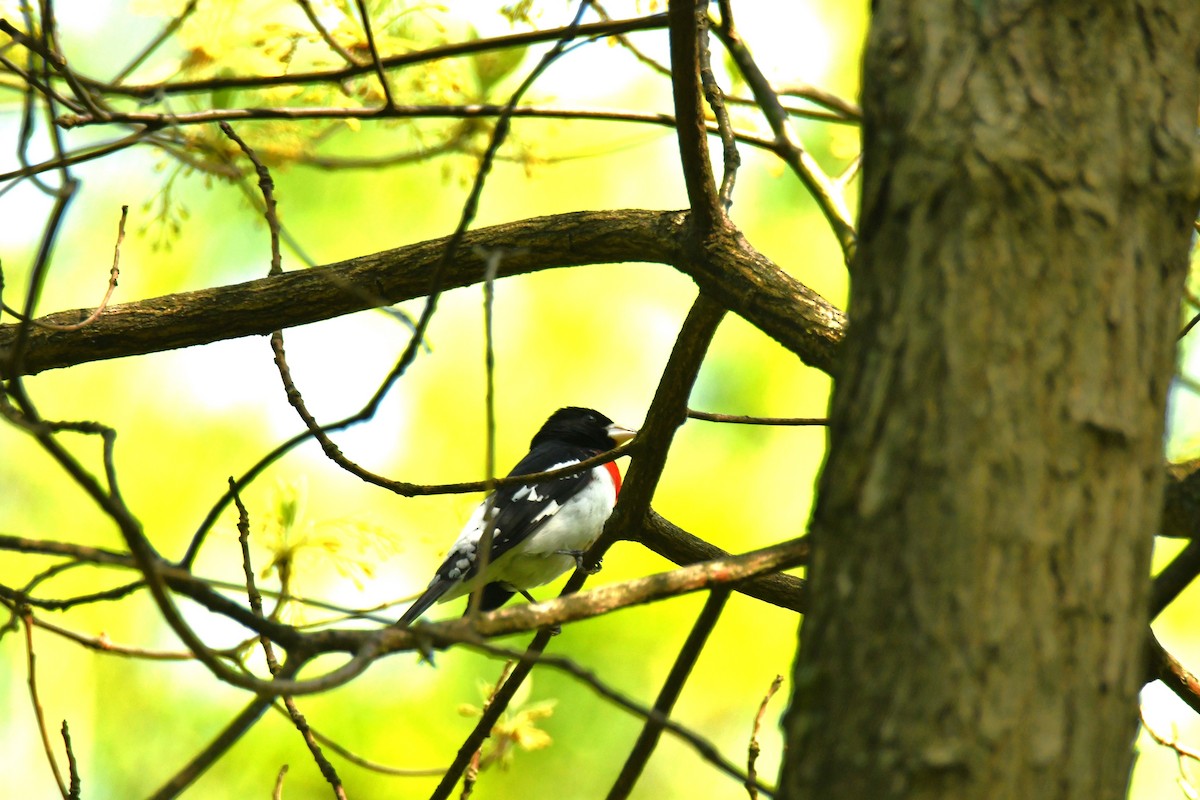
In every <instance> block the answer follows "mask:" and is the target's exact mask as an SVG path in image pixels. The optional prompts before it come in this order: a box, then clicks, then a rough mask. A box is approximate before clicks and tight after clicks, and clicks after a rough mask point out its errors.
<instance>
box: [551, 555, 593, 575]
mask: <svg viewBox="0 0 1200 800" xmlns="http://www.w3.org/2000/svg"><path fill="white" fill-rule="evenodd" d="M557 552H559V553H560V554H562V555H564V556H570V557H571V558H573V559H575V569H577V570H579V571H580V572H582V573H584V574H585V575H595V574H596V573H597V572H599V571H600V562H601V561H602V560H603V559H597V561H596V566H594V567H592V568H590V569H589V568H587V567H585V566H584V564H583V555H584V551H583V550H559V551H557Z"/></svg>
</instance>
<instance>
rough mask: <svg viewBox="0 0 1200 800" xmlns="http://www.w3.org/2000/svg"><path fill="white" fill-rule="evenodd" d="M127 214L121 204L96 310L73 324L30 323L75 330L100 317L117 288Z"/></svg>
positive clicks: (11, 310) (11, 311)
mask: <svg viewBox="0 0 1200 800" xmlns="http://www.w3.org/2000/svg"><path fill="white" fill-rule="evenodd" d="M128 214H129V206H121V220H120V222H118V223H117V244H116V246H115V247H114V248H113V263H112V268H111V269H110V270H109V271H108V290H107V291H105V293H104V297H103V298H101V299H100V305H98V306H96V310H95V311H93V312H92V313H91V314H89V315H88V317H87V318H86V319H83V320H81V321H79V322H76V323H74V324H73V325H59V324H56V323H53V322H43V321H42V320H37V319H35V320H31V322H32V324H34V325H36V326H37V327H39V328H43V329H45V330H50V331H77V330H81V329H83V328H86V327H87V326H88V325H91V324H92V323H93V322H95V321H96V320H98V319H99V318H100V315H101V314H103V313H104V309H106V308H107V307H108V301H109V300H111V299H112V296H113V292H114V291H116V289H117V278H118V277H119V276H120V274H121V270H120V264H121V243H122V242H124V241H125V218H126V216H128ZM4 310H5V311H7V312H8V313H9V314H12V315H13V316H14V317H16V318H17V319H23V316H22V315H21V314H20V312H17V311H14V310H13V309H11V308H9V307H7V306H4Z"/></svg>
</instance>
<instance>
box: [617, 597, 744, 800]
mask: <svg viewBox="0 0 1200 800" xmlns="http://www.w3.org/2000/svg"><path fill="white" fill-rule="evenodd" d="M728 599H729V591H728V590H727V589H715V590H713V591H712V592H710V593H709V595H708V600H707V601H705V603H704V608H702V609H701V610H700V616H698V617H697V618H696V623H695V624H694V625H693V626H692V631H691V633H689V634H688V637H687V641H685V642H684V643H683V647H682V648H680V650H679V655H678V656H676V658H675V664H674V665H673V666H672V667H671V671H670V673H668V675H667V680H666V681H665V682H664V683H663V686H662V689H660V690H659V692H658V699H657V700H655V701H654V711H655V712H657V714H658V715H660V718H656V717H647V718H646V722H645V724H644V725H643V726H642V732H641V734H639V735H638V738H637V741H636V742H635V743H634V745H633V750H631V751H630V753H629V757H628V758H626V759H625V764H624V766H622V767H621V772H620V774H618V775H617V780H616V782H615V783H614V784H613V786H612V788H611V789H610V790H609V792H608V800H623V798H626V797H628V796H629V793H630V792H632V791H633V787H634V784H636V783H637V780H638V778H639V777H641V774H642V770H643V769H645V767H646V763H647V762H648V761H649V760H650V754H651V753H653V752H654V748H655V747H656V746H657V745H658V740H659V738H660V737H661V736H662V731H663V721H664V720H666V719H667V718H669V717H670V715H671V709H673V708H674V707H675V702H676V701H677V700H678V699H679V695H680V694H681V693H682V692H683V685H684V684H685V683H686V682H687V679H688V676H689V675H690V674H691V672H692V668H693V667H694V666H695V665H696V661H697V660H698V659H699V658H700V652H701V651H702V650H703V649H704V645H705V643H706V642H708V635H709V634H710V633H712V630H713V628H714V627H716V624H717V620H718V619H719V618H720V616H721V612H722V611H723V610H724V609H725V601H726V600H728ZM746 780H747V782H748V783H749V784H750V785H754V784H755V783H757V782H756V781H755V780H754V776H753V774H748V775H747V778H746Z"/></svg>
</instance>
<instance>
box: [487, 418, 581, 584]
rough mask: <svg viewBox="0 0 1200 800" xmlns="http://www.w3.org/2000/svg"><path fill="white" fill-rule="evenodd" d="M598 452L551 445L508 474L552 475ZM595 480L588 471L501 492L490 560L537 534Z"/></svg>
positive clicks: (495, 503) (536, 450)
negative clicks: (557, 470) (550, 471)
mask: <svg viewBox="0 0 1200 800" xmlns="http://www.w3.org/2000/svg"><path fill="white" fill-rule="evenodd" d="M597 452H598V451H595V450H588V449H587V448H583V447H572V446H569V445H563V444H561V443H559V442H548V443H546V444H541V445H538V446H536V447H534V448H533V449H532V450H530V451H529V455H527V456H525V458H523V459H521V460H520V461H519V462H518V463H517V465H516V466H515V467H513V468H512V470H510V471H509V473H508V475H509V477H511V476H513V475H528V474H530V473H534V472H548V471H549V470H552V469H557V468H559V467H564V466H567V465H569V464H571V463H578V462H580V461H583V460H584V459H586V458H591V457H592V456H594V455H596V454H597ZM591 479H592V471H591V470H590V469H585V470H584V471H583V472H577V473H575V474H573V475H564V476H562V477H560V478H552V479H551V480H548V481H541V482H539V483H527V484H515V485H513V486H504V487H502V488H500V489H497V490H496V492H495V494H494V496H493V498H494V499H493V500H492V508H493V509H494V511H493V513H494V514H495V517H494V521H493V527H492V552H491V558H490V560H491V561H495V560H496V559H498V558H499V557H500V556H502V555H504V554H505V553H507V552H508V551H509V550H511V549H512V548H513V547H515V546H516V545H517V544H519V543H520V542H521V541H522V540H524V539H525V538H527V537H528V536H530V535H531V534H533V532H534V531H536V530H537V529H538V528H540V527H541V526H542V525H544V524H545V523H546V521H548V520H549V519H550V518H551V517H553V516H554V513H555V511H557V510H558V508H559V507H561V506H562V505H563V504H564V503H566V502H567V500H569V499H570V498H571V497H572V496H573V495H574V494H575V493H576V492H578V491H579V490H580V489H582V488H583V487H584V486H585V485H586V484H587V483H588V481H590V480H591ZM474 575H475V569H474V568H472V569H471V571H470V572H469V573H468V578H471V577H474Z"/></svg>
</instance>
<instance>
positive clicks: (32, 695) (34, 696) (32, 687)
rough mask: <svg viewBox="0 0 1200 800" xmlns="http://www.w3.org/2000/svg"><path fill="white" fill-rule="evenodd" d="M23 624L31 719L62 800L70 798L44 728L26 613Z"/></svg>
mask: <svg viewBox="0 0 1200 800" xmlns="http://www.w3.org/2000/svg"><path fill="white" fill-rule="evenodd" d="M21 621H22V622H23V623H24V624H25V664H26V668H27V669H28V671H29V677H28V684H29V700H30V702H31V703H32V704H33V717H34V719H35V720H37V727H38V733H39V734H40V735H41V737H42V747H43V749H44V750H45V751H46V760H47V761H49V762H50V771H51V772H53V773H54V782H55V783H57V784H58V791H59V792H60V793H61V794H62V796H63V798H64V800H66V799H67V798H69V797H70V792H69V790H68V789H67V784H66V782H64V781H63V776H62V773H61V772H60V771H59V769H58V760H57V759H55V757H54V746H53V745H51V744H50V731H49V730H48V729H47V728H46V715H45V714H44V713H43V711H42V701H41V700H40V699H39V698H38V687H37V654H36V653H35V652H34V649H33V617H32V615H31V614H29V613H28V612H26V613H24V614H22V615H21Z"/></svg>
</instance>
